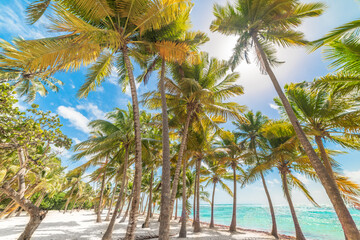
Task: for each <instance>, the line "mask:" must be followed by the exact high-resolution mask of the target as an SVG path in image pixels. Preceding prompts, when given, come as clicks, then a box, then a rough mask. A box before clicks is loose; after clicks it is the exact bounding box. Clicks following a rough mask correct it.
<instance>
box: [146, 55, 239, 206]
mask: <svg viewBox="0 0 360 240" xmlns="http://www.w3.org/2000/svg"><path fill="white" fill-rule="evenodd" d="M228 69H229V66H228V64H227V63H226V62H225V61H219V60H217V59H215V58H209V56H208V54H206V53H201V55H200V59H199V62H198V63H196V64H193V61H191V60H187V61H185V62H184V63H182V64H173V65H172V66H171V73H172V77H173V79H169V78H167V79H166V83H165V87H166V90H167V95H166V97H167V104H168V107H169V111H170V112H172V113H175V117H176V118H175V119H173V120H172V122H174V123H182V125H183V126H184V127H183V129H182V130H181V136H182V138H181V144H180V150H179V153H178V163H180V164H181V162H182V161H183V160H182V159H183V156H184V153H185V148H186V143H187V137H188V136H187V135H188V132H189V127H190V126H191V124H192V122H193V121H196V122H200V121H203V122H208V123H212V122H213V121H220V120H224V119H227V118H228V117H230V116H232V117H235V118H240V119H241V112H242V111H243V109H244V107H242V106H240V105H238V104H236V103H233V102H226V103H225V102H224V101H225V100H226V99H228V98H229V97H231V96H236V95H240V94H243V88H242V87H241V86H239V85H237V84H235V82H236V80H237V79H238V78H239V75H238V74H237V73H231V74H227V70H228ZM144 96H145V98H144V100H143V102H144V104H145V106H147V107H149V108H150V109H154V108H159V107H160V106H161V96H160V95H159V94H158V92H157V91H153V92H149V93H147V94H145V95H144ZM175 125H176V124H175ZM178 166H179V165H178ZM179 170H180V168H179V167H177V169H176V172H175V176H174V180H173V190H174V187H175V186H177V183H178V182H179V177H180V171H179ZM176 190H177V189H176ZM175 192H176V191H175ZM173 197H175V196H174V195H173ZM173 200H175V198H174V199H173ZM173 203H174V201H172V205H171V207H172V206H173Z"/></svg>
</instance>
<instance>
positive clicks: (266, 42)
mask: <svg viewBox="0 0 360 240" xmlns="http://www.w3.org/2000/svg"><path fill="white" fill-rule="evenodd" d="M323 8H324V5H323V4H321V3H307V4H301V3H299V1H298V0H266V1H263V0H236V4H234V5H231V4H227V5H226V6H223V7H222V6H220V5H215V6H214V15H215V17H216V19H215V20H214V21H213V22H212V24H211V27H210V28H211V30H212V31H218V32H221V33H223V34H226V35H238V36H239V38H238V41H237V43H236V46H235V48H234V54H233V56H232V57H231V59H230V62H231V64H232V66H233V68H234V67H235V66H236V65H237V64H238V63H239V62H240V60H242V59H243V58H245V59H246V60H249V59H248V51H249V50H250V47H251V46H255V51H256V55H257V60H258V62H259V63H260V68H261V70H262V71H263V72H265V73H267V74H268V75H269V77H270V79H271V81H272V83H273V85H274V87H275V90H276V92H277V93H278V95H279V97H280V99H281V102H282V103H283V105H284V107H285V110H286V113H287V115H288V117H289V119H290V121H291V123H292V125H293V127H294V129H295V132H296V134H297V136H298V138H299V141H300V142H301V144H302V145H303V148H304V150H305V152H306V154H307V155H308V156H309V159H310V161H311V164H312V165H313V167H314V169H315V171H316V173H317V174H318V175H319V178H320V180H321V183H322V185H323V186H324V188H325V191H326V193H327V195H328V196H329V198H330V200H331V202H332V204H333V206H334V209H335V211H336V213H337V216H338V218H339V220H340V222H341V225H342V227H343V229H344V232H345V235H346V236H347V237H348V238H350V239H360V234H359V231H358V230H357V227H356V224H355V222H354V220H353V219H352V217H351V215H350V213H349V210H348V209H347V207H346V205H345V203H344V201H343V199H342V198H341V195H340V192H339V191H338V189H337V187H336V185H335V184H334V183H333V182H332V181H331V177H330V176H329V174H327V171H326V168H325V167H324V165H323V164H322V162H321V160H320V158H319V157H318V156H317V154H316V152H315V150H314V149H313V147H312V145H311V143H310V142H309V140H308V139H307V137H306V135H305V133H304V131H303V130H302V128H301V127H300V124H299V122H298V120H297V118H296V115H295V113H294V111H293V110H292V108H291V106H290V104H289V101H288V99H287V98H286V96H285V94H284V93H283V91H282V88H281V87H280V85H279V82H278V80H277V78H276V76H275V74H274V73H273V71H272V68H271V67H272V66H275V65H276V64H277V63H279V62H278V61H277V60H276V57H275V49H274V45H280V46H293V45H295V46H296V45H299V46H302V45H305V44H306V43H307V42H306V41H305V40H304V38H303V33H302V32H298V31H296V30H294V29H295V28H296V27H298V26H299V25H300V24H301V23H302V20H303V19H304V18H307V17H315V16H319V15H320V14H322V12H323Z"/></svg>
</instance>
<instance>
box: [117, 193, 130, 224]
mask: <svg viewBox="0 0 360 240" xmlns="http://www.w3.org/2000/svg"><path fill="white" fill-rule="evenodd" d="M132 198H133V197H132V196H131V197H130V199H129V203H128V206H127V208H126V211H125V214H124V216H123V217H122V219H121V220H120V223H123V222H125V220H126V218H127V216H128V214H129V209H130V206H131V204H132V203H131V200H132Z"/></svg>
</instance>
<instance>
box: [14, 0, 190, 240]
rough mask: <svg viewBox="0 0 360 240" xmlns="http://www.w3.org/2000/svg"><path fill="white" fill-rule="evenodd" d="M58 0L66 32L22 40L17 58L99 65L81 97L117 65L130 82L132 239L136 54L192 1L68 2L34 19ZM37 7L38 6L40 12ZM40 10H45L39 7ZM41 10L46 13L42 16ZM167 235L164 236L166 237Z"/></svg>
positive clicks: (62, 66)
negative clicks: (144, 37) (149, 33)
mask: <svg viewBox="0 0 360 240" xmlns="http://www.w3.org/2000/svg"><path fill="white" fill-rule="evenodd" d="M48 3H49V4H53V7H52V15H53V16H54V17H53V18H51V24H50V28H51V30H52V31H55V32H58V33H60V34H62V35H60V36H58V37H51V38H45V39H39V40H31V41H16V43H15V49H16V50H17V51H18V53H19V54H18V55H16V56H12V60H20V61H22V62H24V63H25V66H26V70H29V71H32V70H35V71H36V70H39V69H40V70H46V69H51V70H52V71H68V70H76V69H78V68H79V67H80V66H82V65H88V64H91V63H94V64H93V65H92V67H90V69H89V73H88V74H87V78H86V81H85V83H84V84H83V86H82V87H81V88H80V90H79V93H78V96H79V97H86V96H87V95H88V93H89V91H91V90H95V89H96V87H97V86H99V85H100V84H101V83H102V82H103V81H104V80H105V79H106V78H107V77H109V76H110V74H111V70H112V69H113V67H114V66H117V67H118V68H117V70H118V74H119V79H120V81H119V82H121V83H122V84H123V86H126V85H127V83H129V85H130V90H131V96H132V103H133V112H134V115H133V116H134V126H135V127H134V132H135V180H134V197H133V200H132V201H133V203H134V204H132V205H131V206H132V209H131V211H130V219H131V221H129V228H128V229H127V233H126V238H129V239H134V231H135V227H136V222H137V214H136V213H137V210H138V207H139V204H138V203H139V201H140V188H141V174H142V172H141V170H142V169H141V167H142V166H141V165H142V164H141V159H142V158H141V133H140V115H139V104H138V98H137V91H136V84H135V77H134V73H133V66H132V63H131V60H130V56H131V55H135V54H136V46H138V45H144V44H146V41H143V40H142V38H141V36H142V34H144V33H145V32H146V31H148V30H153V29H159V28H161V27H162V26H164V25H167V24H169V23H170V22H172V21H173V20H174V19H176V18H177V16H178V15H179V14H180V13H181V12H182V11H183V10H184V9H187V8H188V7H189V4H190V1H189V0H180V1H179V0H161V1H155V0H145V1H134V0H122V1H117V0H111V1H104V0H100V1H99V0H86V1H85V0H75V1H73V0H64V1H57V0H54V1H51V2H50V1H47V4H45V5H44V4H40V5H36V4H35V5H32V7H33V10H32V11H30V12H29V13H30V15H32V19H34V20H36V19H37V18H38V17H39V15H41V13H42V12H43V11H44V10H45V9H46V8H47V7H48ZM34 9H35V10H34ZM36 9H38V10H39V11H36ZM39 13H40V14H39ZM163 237H166V236H160V238H161V239H162V238H163Z"/></svg>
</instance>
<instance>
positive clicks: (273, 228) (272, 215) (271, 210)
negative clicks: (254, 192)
mask: <svg viewBox="0 0 360 240" xmlns="http://www.w3.org/2000/svg"><path fill="white" fill-rule="evenodd" d="M260 176H261V181H262V184H263V186H264V190H265V194H266V197H267V200H268V203H269V208H270V214H271V220H272V229H271V235H273V236H274V237H275V238H279V235H278V232H277V226H276V218H275V211H274V207H273V204H272V201H271V197H270V193H269V190H268V188H267V186H266V181H265V177H264V174H263V173H262V172H260Z"/></svg>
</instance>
